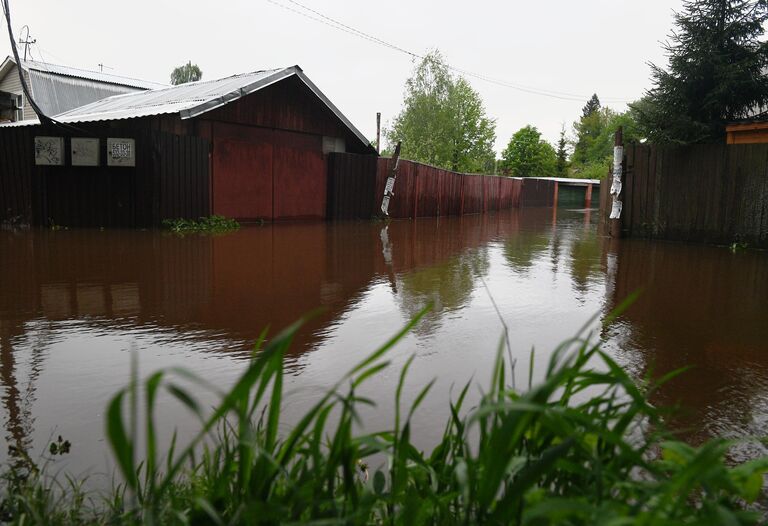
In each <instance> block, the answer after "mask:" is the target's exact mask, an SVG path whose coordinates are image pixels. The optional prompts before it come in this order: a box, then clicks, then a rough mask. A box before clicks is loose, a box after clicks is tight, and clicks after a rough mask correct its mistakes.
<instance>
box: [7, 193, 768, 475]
mask: <svg viewBox="0 0 768 526" xmlns="http://www.w3.org/2000/svg"><path fill="white" fill-rule="evenodd" d="M595 215H596V214H595V212H594V211H592V212H590V211H585V210H567V209H564V208H560V209H559V210H557V211H554V210H552V209H524V210H514V211H505V212H502V213H499V214H493V215H483V216H466V217H462V218H441V219H423V220H417V221H396V222H392V223H391V224H389V225H388V226H385V225H383V224H380V223H368V222H362V223H340V224H324V223H316V224H290V225H274V226H262V227H248V228H243V229H241V230H240V231H238V232H235V233H232V234H228V235H222V236H197V235H190V236H184V237H179V236H176V235H170V234H167V233H163V232H157V231H98V230H69V231H47V230H30V231H14V232H12V231H0V394H1V396H2V400H1V401H2V415H1V416H2V423H3V437H4V439H5V441H6V442H7V444H9V445H16V446H19V447H23V448H25V449H27V450H28V451H30V452H31V453H32V455H33V456H37V455H39V454H41V452H42V451H44V449H45V447H46V445H47V443H48V441H49V439H50V437H51V436H55V435H59V434H61V435H63V436H64V437H65V438H67V439H69V440H70V441H71V442H72V443H73V449H72V453H71V454H70V455H69V457H68V458H67V459H65V460H64V461H61V462H60V465H61V466H62V467H63V468H66V469H68V470H70V471H72V472H75V473H90V474H95V476H100V474H103V473H105V472H106V471H107V470H108V467H109V462H108V460H107V458H108V452H107V446H106V444H105V442H104V439H103V411H104V407H105V405H106V403H107V401H108V399H109V397H110V396H111V395H112V394H113V393H114V392H115V391H116V390H117V389H119V388H121V387H123V386H124V385H125V384H126V383H127V382H128V379H129V371H130V364H131V357H132V356H135V357H136V358H137V361H138V364H139V369H140V374H141V375H142V376H146V375H147V374H148V373H149V372H150V371H153V370H156V369H158V368H163V367H170V366H183V367H186V368H188V369H190V370H192V371H195V372H197V373H199V374H201V375H203V376H204V377H205V378H206V379H207V380H208V381H209V382H211V383H213V384H215V385H217V386H220V387H222V388H223V387H226V386H227V385H229V384H230V383H231V382H232V381H233V380H234V379H235V378H236V376H237V375H238V373H239V372H241V371H242V370H243V367H244V366H245V363H246V360H247V359H248V356H249V353H250V349H251V347H252V345H253V342H254V340H256V338H257V337H258V335H259V333H260V332H261V330H262V328H264V327H265V326H270V327H272V330H273V331H274V330H275V329H278V328H281V327H284V326H286V325H288V324H289V323H291V322H293V321H294V320H296V319H297V318H299V317H300V316H302V315H304V314H306V313H308V312H310V311H312V310H314V309H316V308H317V307H322V308H323V311H322V313H321V314H320V315H319V316H317V317H316V318H314V319H313V320H312V321H310V322H309V323H307V325H306V326H305V327H304V328H303V329H302V330H301V332H300V333H299V335H298V338H297V341H296V343H295V345H294V346H293V348H292V351H291V354H290V356H289V357H288V360H287V364H286V368H287V371H288V373H289V375H290V378H289V381H288V382H287V384H288V385H287V389H288V390H289V392H290V394H289V397H288V403H287V406H286V410H285V412H284V415H283V417H284V418H283V420H284V425H285V426H289V425H290V422H291V420H292V419H295V418H296V417H297V415H298V414H299V413H300V412H301V410H302V409H303V408H305V407H306V406H307V404H309V403H310V402H311V401H313V400H315V399H316V398H317V396H318V393H319V392H321V391H322V390H323V389H324V388H326V387H327V386H329V385H331V384H332V383H334V382H335V381H336V379H337V378H338V377H339V376H340V375H341V374H342V372H343V371H344V370H346V369H347V368H348V367H350V366H351V365H352V364H354V363H355V362H356V361H357V360H360V359H362V358H363V357H364V356H365V355H366V353H367V352H369V351H371V350H373V349H374V348H375V347H376V346H377V345H379V344H381V343H382V342H384V341H385V340H386V339H387V338H388V337H390V336H391V335H393V334H394V333H395V332H396V331H397V330H398V329H399V328H401V327H402V326H403V325H404V324H405V323H406V322H407V321H408V320H409V319H411V318H412V317H413V316H414V315H415V314H416V313H418V312H419V311H420V310H421V309H422V308H423V307H424V306H425V305H427V304H430V303H431V304H433V305H434V308H433V310H432V311H431V312H430V313H429V314H428V315H427V316H426V318H425V319H424V320H423V321H422V322H421V323H420V324H419V325H418V327H416V329H415V330H414V331H413V332H412V333H411V334H410V335H408V337H407V338H405V339H404V340H403V341H402V342H401V343H400V344H399V345H398V346H397V347H396V348H395V349H394V350H393V352H392V360H393V363H394V368H393V369H392V370H391V371H389V372H385V373H384V374H382V375H380V376H379V377H377V378H375V379H373V380H372V381H371V383H370V385H369V387H368V392H367V394H368V395H369V396H371V397H372V398H374V399H375V400H376V401H377V402H378V405H379V408H378V410H376V411H374V412H372V413H371V414H370V415H369V419H368V421H367V427H370V428H371V429H374V428H381V427H385V426H386V425H387V424H388V423H389V422H390V421H391V416H392V401H391V400H392V397H393V388H394V385H395V383H396V381H397V366H398V365H402V364H403V363H404V362H405V361H406V360H407V359H408V357H409V356H411V355H415V361H414V364H413V367H412V372H411V375H410V377H409V381H408V382H407V384H406V391H407V392H406V398H409V397H413V396H415V394H416V393H417V392H418V391H419V390H420V389H421V387H422V386H423V385H424V384H425V383H426V382H428V381H429V380H431V379H432V378H438V382H437V384H436V386H435V388H434V390H433V393H432V395H431V397H430V398H429V399H428V401H427V403H426V404H425V406H424V407H423V409H422V410H421V412H420V415H419V430H420V431H419V435H418V442H419V444H421V445H423V447H425V448H426V447H428V446H429V444H430V443H431V442H432V441H433V440H434V439H435V438H436V437H437V436H438V435H439V434H440V432H441V431H442V427H443V422H444V418H445V416H446V415H445V409H446V400H447V397H448V396H449V392H450V390H451V386H452V385H455V386H458V385H463V383H464V382H465V381H467V380H468V379H469V378H470V377H472V376H473V375H474V378H476V379H477V381H478V382H479V383H481V384H482V383H485V382H486V379H487V377H488V375H489V374H490V368H491V366H492V363H493V359H494V357H495V352H496V347H497V345H498V343H499V338H500V336H501V334H502V325H501V322H500V320H499V317H498V315H497V313H496V311H495V309H494V307H493V303H492V302H491V299H490V295H489V292H490V294H492V296H493V298H494V299H495V300H496V303H497V305H498V307H499V309H500V311H501V314H502V316H503V318H504V320H505V322H506V324H507V325H508V326H509V328H510V335H511V345H512V351H513V354H514V355H515V357H516V359H517V372H518V378H519V379H520V381H521V383H525V382H523V379H524V378H527V371H528V359H529V356H530V350H531V347H535V348H536V353H535V358H534V359H535V362H536V363H535V370H543V366H544V364H545V363H546V361H547V359H548V352H549V351H550V350H551V349H553V348H554V347H555V346H556V345H557V344H558V343H560V342H561V341H562V340H564V339H565V338H567V337H569V336H572V335H573V334H575V333H576V331H578V330H579V328H580V327H582V326H583V325H584V324H585V323H587V322H588V321H589V320H590V319H591V318H592V317H593V316H594V315H597V319H596V320H595V321H593V322H592V324H591V327H592V328H594V329H595V330H596V331H598V332H602V336H603V337H604V338H605V339H606V344H605V345H606V347H607V348H608V349H609V350H610V352H611V353H613V354H614V355H615V356H616V357H617V358H618V360H619V361H620V362H621V363H622V364H623V365H624V366H625V367H627V368H628V369H629V370H630V371H631V372H632V373H633V374H635V375H637V376H638V377H642V376H644V375H647V374H650V373H651V372H653V373H655V374H660V373H663V372H666V371H669V370H672V369H674V368H677V367H681V366H685V365H690V366H692V369H691V370H690V371H689V372H688V373H686V374H685V375H683V376H681V377H679V378H678V379H676V380H675V381H674V382H672V383H670V384H668V385H667V386H666V387H665V388H664V389H662V390H661V391H660V392H659V393H658V395H657V399H656V400H654V402H656V403H661V404H666V405H670V404H679V405H680V406H681V409H680V411H679V412H678V413H677V415H676V416H675V417H673V418H672V419H671V423H672V425H673V426H675V427H676V428H677V429H679V430H680V431H681V433H682V434H683V435H684V436H685V437H686V438H688V439H690V440H691V441H699V440H701V439H703V438H705V437H707V436H712V435H731V436H732V435H739V434H755V433H762V434H765V433H766V432H768V254H767V253H765V252H749V251H746V252H740V253H736V254H734V253H731V252H730V251H729V250H727V249H724V248H717V247H703V246H696V245H681V244H671V243H652V242H642V241H621V242H619V243H617V242H615V241H614V242H611V243H609V242H608V241H607V240H605V239H603V238H600V237H599V236H598V235H597V232H596V228H595V224H594V221H595V219H596V217H595ZM486 285H487V288H486ZM637 289H643V295H642V296H641V298H640V299H639V300H638V301H637V303H636V304H635V305H633V306H632V307H631V308H630V309H629V310H628V311H627V312H626V313H625V314H624V315H622V316H621V317H620V318H619V319H618V320H617V321H616V322H615V323H614V324H613V325H611V326H610V327H609V328H608V329H606V330H602V331H600V329H599V327H600V320H601V318H602V317H603V316H605V314H606V313H607V312H609V311H610V310H611V309H612V308H613V307H614V306H615V305H616V304H617V303H618V302H619V301H620V300H621V299H622V298H624V297H625V296H626V295H627V294H629V293H631V292H632V291H634V290H637ZM526 381H527V380H526ZM456 389H457V387H454V393H455V391H456ZM196 393H197V394H198V395H199V396H200V397H201V399H202V400H203V401H204V402H207V403H212V402H213V397H212V396H210V395H208V394H207V393H206V392H205V391H204V390H202V389H197V390H196ZM158 411H159V415H160V422H161V423H162V424H163V425H164V427H165V429H166V433H169V432H170V431H169V430H170V429H172V428H174V427H176V428H178V429H179V430H180V433H181V435H182V436H183V435H185V434H189V433H191V432H192V430H194V429H195V428H196V425H195V421H194V419H193V418H191V417H189V416H188V415H187V414H186V413H184V411H183V410H182V408H180V407H178V406H176V405H174V404H173V403H171V402H170V401H169V400H163V401H162V402H161V404H160V406H159V408H158ZM6 449H7V448H5V447H4V448H3V450H2V451H1V452H0V453H1V454H5V450H6ZM751 453H752V451H745V452H744V454H745V455H747V454H751Z"/></svg>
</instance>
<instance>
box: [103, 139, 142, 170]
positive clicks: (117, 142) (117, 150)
mask: <svg viewBox="0 0 768 526" xmlns="http://www.w3.org/2000/svg"><path fill="white" fill-rule="evenodd" d="M107 166H136V141H135V140H134V139H124V138H116V137H110V138H108V139H107Z"/></svg>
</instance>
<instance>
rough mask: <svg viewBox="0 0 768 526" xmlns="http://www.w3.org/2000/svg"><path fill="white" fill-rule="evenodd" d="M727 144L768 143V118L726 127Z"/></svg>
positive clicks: (759, 118) (736, 123)
mask: <svg viewBox="0 0 768 526" xmlns="http://www.w3.org/2000/svg"><path fill="white" fill-rule="evenodd" d="M725 134H726V138H725V142H726V143H727V144H759V143H768V116H766V115H765V114H763V116H762V117H753V118H751V119H749V120H744V121H741V122H733V123H730V124H728V125H727V126H726V127H725Z"/></svg>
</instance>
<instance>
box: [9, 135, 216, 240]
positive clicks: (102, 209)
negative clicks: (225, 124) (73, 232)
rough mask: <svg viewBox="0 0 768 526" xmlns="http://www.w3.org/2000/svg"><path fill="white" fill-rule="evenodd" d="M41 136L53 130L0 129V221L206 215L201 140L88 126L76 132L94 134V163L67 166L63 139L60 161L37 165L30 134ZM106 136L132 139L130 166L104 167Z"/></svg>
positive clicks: (98, 221)
mask: <svg viewBox="0 0 768 526" xmlns="http://www.w3.org/2000/svg"><path fill="white" fill-rule="evenodd" d="M46 134H52V135H56V134H57V133H56V130H54V131H48V132H46V130H41V129H40V128H39V127H18V128H4V129H1V130H0V221H3V220H6V221H7V220H10V221H14V222H22V223H27V224H33V225H51V224H55V225H61V226H68V227H69V226H72V227H79V226H87V227H94V226H96V227H99V226H101V227H147V226H153V225H158V224H160V222H161V221H162V220H163V219H165V218H187V219H196V218H198V217H200V216H205V215H209V214H210V182H209V177H208V174H209V159H208V155H209V151H210V142H209V141H207V140H206V139H201V138H199V137H192V136H179V135H173V134H169V133H164V132H158V131H149V130H145V129H126V130H113V129H101V128H93V129H89V130H87V131H86V130H82V134H84V135H85V136H88V137H98V138H99V139H101V141H100V146H101V152H100V156H101V163H100V166H94V167H81V166H71V162H70V159H69V142H70V137H69V136H68V137H67V139H66V141H65V153H66V156H67V157H66V159H65V164H64V166H36V165H35V164H34V136H35V135H46ZM58 134H59V135H60V134H61V133H60V131H59V133H58ZM70 135H72V136H77V135H81V133H74V134H70ZM107 136H110V137H133V138H135V140H136V166H135V167H111V166H107V165H106V160H105V159H106V138H107Z"/></svg>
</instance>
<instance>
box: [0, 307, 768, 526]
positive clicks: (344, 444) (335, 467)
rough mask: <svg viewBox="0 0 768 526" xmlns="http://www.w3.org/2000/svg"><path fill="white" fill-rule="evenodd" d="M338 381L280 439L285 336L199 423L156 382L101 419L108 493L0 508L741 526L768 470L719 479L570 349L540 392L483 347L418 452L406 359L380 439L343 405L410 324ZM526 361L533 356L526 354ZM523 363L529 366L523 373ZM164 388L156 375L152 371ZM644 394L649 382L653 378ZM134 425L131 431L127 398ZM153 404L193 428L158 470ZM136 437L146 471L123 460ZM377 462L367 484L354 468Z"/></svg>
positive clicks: (207, 518)
mask: <svg viewBox="0 0 768 526" xmlns="http://www.w3.org/2000/svg"><path fill="white" fill-rule="evenodd" d="M422 315H423V313H421V314H420V315H419V316H417V317H416V318H415V319H414V320H413V321H412V322H411V323H410V324H409V325H408V326H406V327H405V328H404V329H403V330H402V331H401V332H400V333H398V334H397V335H395V337H393V338H392V339H391V340H389V341H388V342H386V343H385V344H384V345H383V346H382V347H380V348H379V349H377V350H376V351H374V352H373V353H371V354H370V355H369V356H367V357H366V358H365V359H364V360H362V361H361V362H360V363H358V364H357V365H355V366H354V367H351V368H350V369H349V370H348V371H347V372H346V374H344V375H343V376H342V377H341V378H340V380H339V381H338V383H336V385H334V386H333V388H331V389H330V390H328V392H326V393H325V394H323V395H322V396H321V397H320V398H319V399H318V400H317V401H316V402H315V404H314V405H313V406H312V407H311V408H310V409H309V410H308V411H307V412H306V413H305V414H304V416H303V417H302V418H301V419H300V420H298V422H296V424H295V425H294V426H293V427H292V429H291V430H290V431H289V432H287V433H283V434H281V433H279V432H278V429H279V424H280V414H281V410H282V407H283V377H284V371H283V363H284V357H285V353H286V351H287V350H288V348H289V346H290V344H291V340H292V338H293V336H294V334H295V333H296V331H297V330H298V328H299V327H300V325H301V324H300V323H297V324H294V325H293V326H291V327H289V328H288V329H287V330H285V331H284V332H282V333H280V334H279V335H278V336H277V337H275V338H273V339H271V340H270V341H269V342H268V343H267V342H266V340H265V337H264V334H263V335H262V337H261V338H260V341H259V343H258V344H257V346H256V349H257V351H256V352H255V353H254V356H253V358H252V360H251V362H250V364H249V365H248V367H247V368H246V370H245V371H244V372H243V373H242V375H241V376H240V377H239V379H238V380H237V382H236V383H235V384H234V386H233V387H232V388H231V389H229V390H228V391H226V392H222V393H220V401H219V403H218V405H217V406H216V407H215V408H213V409H212V410H211V411H210V413H208V414H205V412H204V410H203V408H202V407H201V405H200V404H199V403H198V402H197V401H196V398H195V396H194V395H193V394H192V392H191V391H189V390H188V389H185V388H184V387H182V386H181V385H180V384H179V383H178V382H177V381H175V380H173V377H176V376H179V377H181V378H184V379H187V380H192V381H193V382H194V383H195V384H196V385H198V386H201V387H207V388H209V389H215V388H214V387H211V386H209V385H208V384H207V383H206V382H205V380H203V379H202V378H199V377H197V376H195V375H193V374H192V373H189V372H187V371H184V370H179V369H174V370H173V371H160V372H157V373H154V374H153V375H151V376H150V377H149V378H147V379H146V380H145V381H143V382H141V383H139V382H138V381H137V380H136V378H135V377H134V380H133V381H132V382H131V385H130V386H129V387H128V388H126V389H124V390H122V391H120V392H119V393H118V394H117V395H116V396H115V397H114V398H113V399H112V400H111V402H110V403H109V405H108V409H107V422H106V425H107V438H108V441H109V444H110V446H111V448H112V451H113V454H114V457H115V461H116V464H117V466H118V469H119V471H120V474H121V475H122V477H123V480H124V484H123V486H122V487H121V488H120V489H119V490H117V491H115V493H114V494H113V495H112V497H111V498H110V499H109V500H108V501H107V502H106V503H105V504H103V505H102V507H101V508H100V510H98V511H94V509H93V508H89V507H88V506H86V504H85V503H87V502H88V500H87V498H84V496H83V493H82V492H80V491H79V487H78V486H77V485H76V484H72V488H71V489H70V491H69V496H68V498H66V499H62V498H59V499H58V500H57V499H56V498H54V497H53V495H54V494H56V492H55V491H53V490H52V489H50V488H49V487H47V486H45V484H46V483H45V482H44V479H43V478H42V477H39V476H36V477H30V478H28V479H27V481H26V483H24V484H20V485H18V486H17V488H16V493H12V494H9V493H7V492H6V494H5V495H4V499H5V501H4V505H3V510H4V513H5V519H6V520H7V521H8V522H11V523H14V524H31V523H38V524H42V523H46V524H56V523H60V524H64V523H67V524H69V523H99V524H107V523H108V524H299V523H301V524H351V525H356V524H434V525H442V524H494V525H496V524H498V525H507V524H526V525H550V524H574V525H582V524H583V525H591V524H606V525H607V524H615V525H626V524H637V525H657V524H755V523H757V521H759V520H760V515H759V513H758V512H756V511H752V510H750V509H749V507H748V504H749V503H753V502H755V501H756V500H757V499H758V498H760V496H761V491H762V480H763V479H762V476H763V473H764V472H765V471H766V469H768V459H765V458H762V459H758V460H754V461H751V462H747V463H745V464H742V465H739V466H736V467H730V466H728V465H727V464H726V463H725V462H724V456H725V454H726V452H727V450H728V448H729V447H730V445H732V443H731V442H729V441H726V440H714V441H712V442H709V443H707V444H705V445H703V446H701V447H698V448H694V447H691V446H688V445H686V444H684V443H681V442H679V441H675V440H672V439H670V438H669V436H668V435H667V434H665V433H664V432H663V431H662V428H663V427H662V422H661V419H660V415H659V411H658V410H657V409H655V408H654V407H653V406H652V405H651V404H649V403H648V401H647V400H648V396H649V395H650V394H652V392H653V390H654V389H656V388H657V387H658V383H654V384H651V383H647V386H646V388H645V389H644V390H641V389H640V388H638V386H637V385H636V384H635V382H633V380H632V379H631V378H630V377H629V376H628V375H627V373H626V372H625V371H624V370H623V369H622V368H621V367H620V366H619V365H618V364H617V363H616V362H614V360H613V359H611V358H610V357H609V356H608V355H607V354H606V353H604V352H603V351H601V350H600V348H599V346H598V345H595V344H593V343H590V341H589V338H587V337H583V338H582V337H577V338H574V339H572V340H570V341H567V342H565V343H564V344H562V345H561V346H560V347H559V348H558V349H556V350H555V352H554V353H553V355H552V357H551V359H550V362H549V365H548V367H547V369H546V372H545V376H544V379H543V381H541V383H539V384H538V385H533V382H532V377H533V374H532V370H531V371H529V378H528V389H527V390H526V391H518V390H515V389H514V388H512V387H510V380H511V375H510V374H509V373H510V367H511V365H510V364H509V363H507V362H506V361H505V359H504V353H503V346H502V345H500V346H499V349H498V353H497V358H496V364H495V366H494V368H493V373H492V376H491V379H490V383H489V385H488V388H487V390H486V392H484V393H483V394H482V396H481V397H480V400H479V402H478V403H477V404H476V405H474V406H473V407H471V408H467V407H465V406H466V400H467V393H468V391H469V388H470V384H469V383H467V384H466V385H465V386H464V387H463V389H462V390H461V392H460V393H459V395H458V397H457V398H456V399H455V400H452V401H450V402H449V403H448V406H449V409H450V418H449V419H448V421H447V422H446V424H445V428H444V432H443V435H442V438H441V440H440V441H439V442H438V443H437V444H435V447H434V448H433V449H432V450H431V451H429V452H422V451H419V450H418V449H417V448H416V447H415V446H414V444H413V441H412V433H413V427H412V418H413V415H414V413H415V412H416V411H417V410H418V408H419V406H420V405H421V404H422V402H423V401H424V399H425V397H426V396H427V395H428V393H429V392H430V390H431V387H432V385H433V384H432V383H428V384H427V385H425V386H424V387H423V388H422V389H421V390H420V391H419V393H418V394H417V396H416V397H415V399H414V401H413V403H412V404H410V406H408V407H403V404H402V403H401V398H402V394H403V387H404V384H405V381H406V378H407V375H408V370H409V368H410V366H411V363H412V360H413V358H411V359H410V360H408V361H407V363H406V364H405V366H404V367H403V368H402V370H401V371H400V374H399V381H398V384H397V387H396V389H395V392H394V393H393V395H394V399H395V406H394V407H395V411H394V417H393V424H392V427H391V428H390V429H388V430H383V431H379V432H372V433H360V432H356V431H355V429H356V427H357V426H356V424H358V423H360V419H361V412H360V411H361V409H363V408H365V407H367V406H372V405H374V402H373V401H372V400H370V399H368V398H365V397H363V396H361V395H360V394H359V391H360V387H361V386H362V385H363V384H364V383H365V382H366V381H367V380H369V379H370V378H371V377H374V376H375V375H378V374H380V373H382V371H384V370H385V369H386V368H388V367H389V366H390V361H389V359H388V351H389V350H390V349H392V347H393V346H394V345H395V344H396V343H397V342H398V341H400V339H401V338H402V337H403V336H404V335H405V334H406V333H407V332H408V331H409V330H411V328H412V327H413V326H414V325H416V323H418V321H419V319H420V318H421V316H422ZM532 358H533V356H532ZM531 363H533V360H531ZM169 372H172V373H174V374H173V376H172V375H170V374H168V373H169ZM671 376H672V375H669V376H668V377H667V378H664V379H662V380H661V381H666V380H667V379H668V378H669V377H671ZM139 391H141V392H142V393H143V400H144V402H143V403H144V408H143V410H144V415H145V416H144V421H143V422H142V423H140V422H138V421H137V419H138V417H137V416H136V415H137V414H138V402H137V399H138V393H139ZM161 391H166V392H167V393H170V395H172V396H173V397H175V398H176V399H177V400H179V401H180V402H181V403H182V404H183V405H184V406H185V407H187V408H188V409H189V410H190V411H191V412H192V413H193V415H195V416H196V417H197V418H199V419H200V421H201V427H200V430H199V432H198V433H197V435H196V436H194V437H193V438H192V439H191V440H190V441H189V442H188V443H187V444H186V445H184V446H183V447H180V446H179V444H178V441H177V440H176V438H175V437H174V440H173V441H172V444H171V447H170V449H169V450H168V451H166V452H164V455H161V452H160V451H158V446H157V441H158V438H157V430H156V423H155V417H154V413H155V407H156V404H157V397H158V395H159V394H160V392H161ZM140 428H142V433H143V435H144V436H143V442H144V446H145V447H146V457H145V458H144V459H143V460H141V461H140V460H139V459H138V458H137V454H136V451H137V447H138V443H139V438H138V437H137V436H136V434H137V433H138V430H139V429H140ZM382 458H383V459H386V463H385V465H384V466H383V467H382V468H379V469H376V470H375V471H374V473H373V475H372V476H370V477H369V476H368V474H369V464H370V465H377V464H378V463H379V461H378V460H377V459H382Z"/></svg>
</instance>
